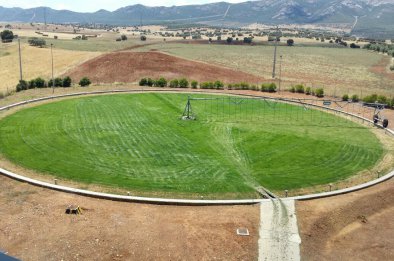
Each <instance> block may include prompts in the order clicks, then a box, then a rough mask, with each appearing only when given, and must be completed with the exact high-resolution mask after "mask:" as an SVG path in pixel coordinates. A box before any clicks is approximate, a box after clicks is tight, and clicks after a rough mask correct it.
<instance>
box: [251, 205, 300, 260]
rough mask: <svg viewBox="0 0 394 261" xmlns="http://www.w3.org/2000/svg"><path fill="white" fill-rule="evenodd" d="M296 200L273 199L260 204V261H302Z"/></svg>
mask: <svg viewBox="0 0 394 261" xmlns="http://www.w3.org/2000/svg"><path fill="white" fill-rule="evenodd" d="M300 244H301V238H300V235H299V234H298V226H297V217H296V212H295V201H294V200H286V199H284V200H280V199H272V200H271V201H270V202H262V203H261V204H260V239H259V261H276V260H294V261H297V260H300Z"/></svg>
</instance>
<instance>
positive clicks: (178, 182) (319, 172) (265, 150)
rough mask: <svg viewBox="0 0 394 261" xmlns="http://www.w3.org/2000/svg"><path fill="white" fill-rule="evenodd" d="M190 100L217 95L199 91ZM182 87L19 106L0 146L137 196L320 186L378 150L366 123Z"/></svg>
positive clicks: (31, 162)
mask: <svg viewBox="0 0 394 261" xmlns="http://www.w3.org/2000/svg"><path fill="white" fill-rule="evenodd" d="M193 97H218V96H201V95H194V96H193ZM186 100H187V95H186V94H152V93H150V94H131V95H106V96H95V97H84V98H76V99H70V100H64V101H59V102H55V103H50V104H45V105H40V106H37V107H33V108H29V109H23V110H21V111H18V112H16V113H15V114H12V115H10V116H7V117H5V118H4V119H2V120H1V121H0V152H1V153H2V154H4V155H5V156H6V157H8V158H9V159H10V160H12V161H13V162H15V163H17V164H20V165H22V166H24V167H26V168H30V169H34V170H37V171H40V172H43V173H47V174H51V175H54V176H57V177H59V178H65V179H71V180H76V181H79V182H82V183H87V184H101V185H105V186H115V187H120V188H124V189H130V190H131V191H137V192H138V191H140V192H143V193H150V192H152V193H155V192H160V193H168V195H172V196H173V195H176V194H177V193H179V194H184V193H186V194H187V193H190V195H192V194H194V195H195V194H203V195H211V196H212V195H215V197H219V198H220V195H231V197H234V198H242V197H247V196H250V195H253V194H254V189H253V188H254V187H256V186H259V185H263V186H265V187H267V188H269V189H272V190H284V189H296V188H302V187H308V186H312V185H318V184H326V183H329V182H334V181H338V180H341V179H344V178H346V177H349V176H351V175H353V174H355V173H357V172H359V171H361V170H364V169H366V168H370V167H372V166H373V165H375V164H376V162H377V161H378V160H379V159H380V158H381V157H382V154H383V149H382V147H381V144H380V142H379V141H378V139H377V137H376V136H375V135H374V134H373V133H372V132H371V131H369V130H368V129H367V128H365V127H362V126H360V125H358V124H355V123H353V122H350V121H346V120H344V119H342V118H339V117H336V116H333V115H331V114H327V113H323V112H319V111H314V110H310V109H305V108H303V107H298V106H291V105H287V104H280V103H274V102H266V101H261V100H250V99H234V98H228V97H223V98H220V99H219V100H209V101H192V106H193V111H194V113H195V114H196V115H197V120H195V121H183V120H180V116H181V115H182V112H183V109H184V106H185V104H186Z"/></svg>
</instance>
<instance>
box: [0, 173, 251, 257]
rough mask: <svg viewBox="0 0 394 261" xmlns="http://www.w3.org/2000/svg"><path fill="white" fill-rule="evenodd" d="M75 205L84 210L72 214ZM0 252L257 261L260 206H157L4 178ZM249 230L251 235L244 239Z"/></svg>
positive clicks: (0, 192)
mask: <svg viewBox="0 0 394 261" xmlns="http://www.w3.org/2000/svg"><path fill="white" fill-rule="evenodd" d="M69 204H75V205H79V206H80V207H82V208H84V210H83V213H82V215H78V216H75V215H66V214H65V213H64V212H65V209H66V207H67V206H68V205H69ZM0 220H1V222H0V249H1V250H4V251H6V252H8V254H9V255H11V256H15V257H18V258H20V259H21V260H256V259H257V254H258V250H257V241H258V236H259V228H258V224H259V206H257V205H256V206H217V207H189V206H158V205H146V204H136V203H126V202H114V201H109V200H100V199H94V198H87V197H82V196H77V195H72V194H66V193H61V192H55V191H51V190H47V189H43V188H39V187H34V186H31V185H28V184H24V183H20V182H17V181H14V180H11V179H8V178H5V177H2V176H0ZM239 227H246V228H248V229H249V231H250V233H251V236H246V237H242V236H238V235H236V229H237V228H239Z"/></svg>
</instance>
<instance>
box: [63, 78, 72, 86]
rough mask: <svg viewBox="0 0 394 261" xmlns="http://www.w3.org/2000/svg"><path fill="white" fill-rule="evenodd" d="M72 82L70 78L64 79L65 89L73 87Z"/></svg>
mask: <svg viewBox="0 0 394 261" xmlns="http://www.w3.org/2000/svg"><path fill="white" fill-rule="evenodd" d="M71 83H72V80H71V78H70V77H69V76H66V77H64V79H63V87H71Z"/></svg>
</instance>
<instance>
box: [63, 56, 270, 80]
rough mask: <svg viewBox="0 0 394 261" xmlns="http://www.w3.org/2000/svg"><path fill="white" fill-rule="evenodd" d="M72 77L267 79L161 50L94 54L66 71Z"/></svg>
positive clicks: (114, 78) (93, 78)
mask: <svg viewBox="0 0 394 261" xmlns="http://www.w3.org/2000/svg"><path fill="white" fill-rule="evenodd" d="M66 74H67V75H69V76H70V77H71V78H72V79H74V80H75V81H76V80H79V79H81V78H82V77H85V76H86V77H88V78H89V79H90V80H91V81H92V82H93V83H114V82H125V83H132V82H138V81H139V80H140V79H141V78H143V77H150V78H153V79H156V78H159V77H165V78H166V79H169V80H170V79H176V78H178V79H179V78H183V77H185V78H187V79H189V80H196V81H199V82H202V81H216V80H218V79H219V80H221V81H223V82H226V83H236V82H251V83H253V82H254V83H258V82H262V81H264V79H263V78H261V77H257V76H254V75H251V74H248V73H244V72H240V71H236V70H232V69H228V68H224V67H219V66H215V65H211V64H206V63H201V62H195V61H190V60H186V59H182V58H178V57H175V56H171V55H168V54H164V53H160V52H113V53H108V54H105V55H102V56H100V57H97V58H94V59H92V60H89V61H87V62H85V63H83V64H82V65H80V66H77V67H75V68H73V69H72V70H70V71H69V72H67V73H66Z"/></svg>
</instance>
